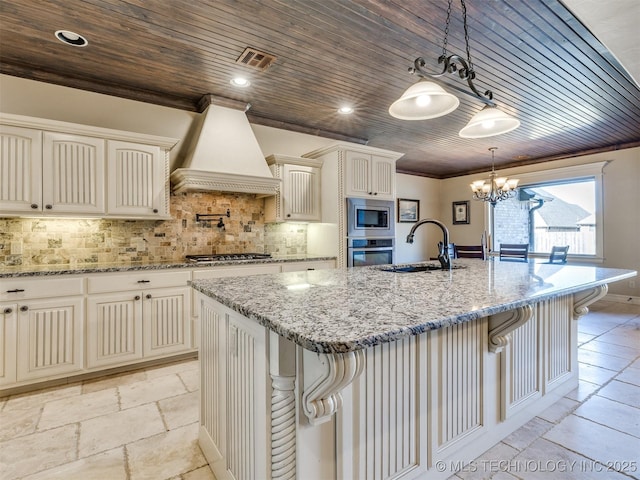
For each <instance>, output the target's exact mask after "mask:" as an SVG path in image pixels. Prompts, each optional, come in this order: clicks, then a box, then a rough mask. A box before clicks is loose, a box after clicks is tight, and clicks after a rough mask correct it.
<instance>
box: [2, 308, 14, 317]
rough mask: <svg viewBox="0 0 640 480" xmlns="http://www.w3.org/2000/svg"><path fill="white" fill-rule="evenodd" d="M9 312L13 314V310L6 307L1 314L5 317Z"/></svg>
mask: <svg viewBox="0 0 640 480" xmlns="http://www.w3.org/2000/svg"><path fill="white" fill-rule="evenodd" d="M11 312H13V308H11V307H7V308H5V309H4V310H3V312H2V313H4V314H5V315H9V314H10V313H11Z"/></svg>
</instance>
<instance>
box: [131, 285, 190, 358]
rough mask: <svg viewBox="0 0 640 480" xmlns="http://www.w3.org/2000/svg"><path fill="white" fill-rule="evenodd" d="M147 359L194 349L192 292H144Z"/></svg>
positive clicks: (145, 355) (186, 288)
mask: <svg viewBox="0 0 640 480" xmlns="http://www.w3.org/2000/svg"><path fill="white" fill-rule="evenodd" d="M142 331H143V349H142V350H143V355H144V357H145V358H147V357H152V356H158V355H166V354H171V353H177V352H181V351H187V350H190V349H191V288H190V287H179V288H157V289H153V290H147V291H145V292H144V304H143V322H142Z"/></svg>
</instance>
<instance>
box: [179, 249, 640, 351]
mask: <svg viewBox="0 0 640 480" xmlns="http://www.w3.org/2000/svg"><path fill="white" fill-rule="evenodd" d="M427 263H428V262H427ZM427 263H425V264H427ZM383 268H385V267H358V268H350V269H337V270H314V271H306V272H291V273H280V274H266V275H255V276H250V277H229V278H223V279H212V280H196V281H193V282H191V285H192V286H193V288H194V289H195V290H197V291H199V292H201V293H203V294H205V295H207V296H209V297H211V298H213V299H214V300H216V301H218V302H220V303H221V304H223V305H225V306H227V307H229V308H231V309H232V310H234V311H236V312H238V313H240V314H241V315H243V316H245V317H247V318H249V319H253V320H255V321H257V322H258V323H260V324H261V325H263V326H265V327H267V328H269V329H270V330H273V331H275V332H276V333H278V334H279V335H281V336H283V337H285V338H288V339H290V340H292V341H294V342H295V343H297V344H298V345H300V346H302V347H304V348H305V349H307V350H311V351H315V352H321V353H345V352H351V351H355V350H359V349H362V348H368V347H372V346H375V345H378V344H380V343H384V342H389V341H393V340H396V339H398V338H402V337H405V336H408V335H417V334H420V333H423V332H426V331H429V330H434V329H438V328H442V327H447V326H450V325H453V324H456V323H462V322H468V321H471V320H475V319H478V318H482V317H486V316H488V315H493V314H496V313H500V312H504V311H507V310H512V309H514V308H517V307H521V306H524V305H528V304H532V303H536V302H539V301H543V300H547V299H551V298H555V297H558V296H562V295H569V294H572V293H576V292H580V291H583V290H588V289H590V288H593V287H596V286H599V285H603V284H607V283H611V282H615V281H619V280H622V279H625V278H630V277H633V276H635V275H637V272H636V271H633V270H624V269H613V268H601V267H592V266H573V265H551V264H544V263H534V262H533V261H531V262H529V263H524V262H506V261H499V260H495V259H491V260H487V261H482V260H473V259H456V260H454V268H453V269H452V270H447V271H443V270H434V271H427V272H415V273H393V272H389V271H384V270H383Z"/></svg>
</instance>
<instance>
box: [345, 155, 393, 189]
mask: <svg viewBox="0 0 640 480" xmlns="http://www.w3.org/2000/svg"><path fill="white" fill-rule="evenodd" d="M346 169H347V172H346V188H345V192H346V196H347V197H376V198H379V199H382V200H394V199H395V196H396V178H395V176H396V162H395V160H391V159H389V158H385V157H381V156H378V155H372V154H367V153H362V152H353V151H347V152H346Z"/></svg>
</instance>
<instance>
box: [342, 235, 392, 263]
mask: <svg viewBox="0 0 640 480" xmlns="http://www.w3.org/2000/svg"><path fill="white" fill-rule="evenodd" d="M347 240H348V243H347V266H348V267H366V266H368V265H386V264H391V263H394V256H395V254H394V251H395V250H394V242H395V239H394V238H351V237H350V238H348V239H347Z"/></svg>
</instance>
